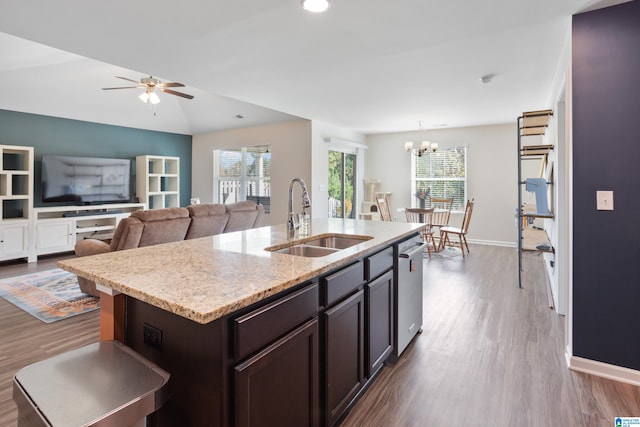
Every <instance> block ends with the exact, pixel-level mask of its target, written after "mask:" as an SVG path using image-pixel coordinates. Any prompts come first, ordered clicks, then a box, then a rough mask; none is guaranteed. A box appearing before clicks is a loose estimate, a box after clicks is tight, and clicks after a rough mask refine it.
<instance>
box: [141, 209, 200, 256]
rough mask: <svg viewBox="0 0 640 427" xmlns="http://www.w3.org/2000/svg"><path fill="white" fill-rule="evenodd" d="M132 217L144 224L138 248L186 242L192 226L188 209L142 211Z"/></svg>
mask: <svg viewBox="0 0 640 427" xmlns="http://www.w3.org/2000/svg"><path fill="white" fill-rule="evenodd" d="M131 217H133V218H138V219H140V220H141V221H142V223H143V224H144V229H143V231H142V236H141V237H140V242H139V243H138V247H143V246H152V245H159V244H161V243H169V242H177V241H179V240H184V238H185V236H186V235H187V230H188V229H189V224H191V217H190V216H189V211H188V210H187V209H186V208H165V209H150V210H147V211H143V210H140V211H135V212H133V213H131Z"/></svg>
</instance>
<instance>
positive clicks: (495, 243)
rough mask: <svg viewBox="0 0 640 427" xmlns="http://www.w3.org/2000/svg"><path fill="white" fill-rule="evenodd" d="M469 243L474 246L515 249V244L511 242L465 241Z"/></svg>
mask: <svg viewBox="0 0 640 427" xmlns="http://www.w3.org/2000/svg"><path fill="white" fill-rule="evenodd" d="M467 241H468V242H469V243H473V244H476V245H487V246H503V247H506V248H515V247H516V244H515V243H513V242H501V241H498V240H477V239H467Z"/></svg>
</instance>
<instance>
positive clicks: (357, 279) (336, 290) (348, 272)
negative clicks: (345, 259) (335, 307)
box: [320, 261, 364, 307]
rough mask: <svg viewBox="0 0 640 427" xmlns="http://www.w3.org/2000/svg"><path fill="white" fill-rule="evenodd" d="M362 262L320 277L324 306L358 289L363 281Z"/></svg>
mask: <svg viewBox="0 0 640 427" xmlns="http://www.w3.org/2000/svg"><path fill="white" fill-rule="evenodd" d="M363 270H364V268H363V266H362V262H361V261H358V262H356V263H355V264H352V265H350V266H349V267H346V268H343V269H342V270H339V271H336V272H335V273H333V274H330V275H328V276H325V277H323V278H321V279H320V283H321V285H322V291H321V292H322V303H323V304H324V306H325V307H328V306H330V305H331V304H333V303H335V302H337V301H339V300H340V299H341V298H343V297H345V296H347V295H349V294H350V293H352V292H353V291H355V290H356V289H358V288H359V287H360V286H361V285H362V284H363V282H364V274H363Z"/></svg>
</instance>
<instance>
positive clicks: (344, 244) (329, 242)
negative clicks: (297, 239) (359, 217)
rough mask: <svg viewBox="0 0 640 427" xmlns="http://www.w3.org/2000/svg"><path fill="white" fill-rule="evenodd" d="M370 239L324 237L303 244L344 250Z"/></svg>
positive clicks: (364, 237) (369, 237)
mask: <svg viewBox="0 0 640 427" xmlns="http://www.w3.org/2000/svg"><path fill="white" fill-rule="evenodd" d="M371 238H372V237H371V236H353V237H344V236H326V237H320V238H318V239H314V240H307V241H305V242H304V244H305V245H311V246H320V247H323V248H335V249H346V248H349V247H351V246H355V245H357V244H358V243H362V242H365V241H367V240H369V239H371Z"/></svg>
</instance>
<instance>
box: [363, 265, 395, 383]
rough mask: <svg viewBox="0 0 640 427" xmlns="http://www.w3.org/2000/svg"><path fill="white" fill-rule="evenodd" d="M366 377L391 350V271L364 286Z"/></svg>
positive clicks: (382, 361) (378, 367)
mask: <svg viewBox="0 0 640 427" xmlns="http://www.w3.org/2000/svg"><path fill="white" fill-rule="evenodd" d="M365 289H366V294H365V300H366V325H367V334H366V336H367V373H366V375H367V377H371V376H372V375H373V374H374V373H375V372H376V371H377V370H378V369H380V368H381V367H382V364H383V363H384V361H385V360H387V358H388V357H389V356H390V355H391V352H392V351H393V271H388V272H387V273H385V274H383V275H382V276H380V277H379V278H377V279H376V280H374V281H373V282H371V283H369V284H367V286H366V288H365Z"/></svg>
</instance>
